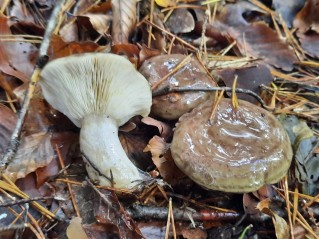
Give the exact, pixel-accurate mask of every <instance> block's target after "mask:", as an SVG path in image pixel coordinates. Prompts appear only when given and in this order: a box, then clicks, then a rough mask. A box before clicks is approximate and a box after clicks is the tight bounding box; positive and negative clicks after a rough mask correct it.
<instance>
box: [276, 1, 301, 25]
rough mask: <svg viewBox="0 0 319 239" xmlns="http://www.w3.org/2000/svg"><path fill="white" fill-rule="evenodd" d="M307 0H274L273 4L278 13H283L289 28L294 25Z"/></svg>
mask: <svg viewBox="0 0 319 239" xmlns="http://www.w3.org/2000/svg"><path fill="white" fill-rule="evenodd" d="M304 4H305V0H292V1H282V0H273V1H272V5H273V8H274V9H275V11H276V13H278V15H279V14H281V16H282V18H283V19H284V21H285V22H286V24H287V26H288V27H289V28H291V27H292V25H293V20H294V18H295V16H296V14H297V13H298V12H299V10H300V9H301V8H302V7H303V6H304Z"/></svg>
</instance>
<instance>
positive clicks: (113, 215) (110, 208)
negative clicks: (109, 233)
mask: <svg viewBox="0 0 319 239" xmlns="http://www.w3.org/2000/svg"><path fill="white" fill-rule="evenodd" d="M101 193H103V197H104V198H103V200H102V199H101V198H100V196H98V197H97V200H95V205H94V216H95V218H96V219H97V221H98V222H100V223H101V224H104V225H114V226H116V227H117V229H118V235H119V238H121V239H125V238H132V239H139V238H143V236H142V233H141V232H140V230H139V228H138V227H137V226H136V225H135V222H134V221H133V219H132V218H131V217H129V215H128V213H127V212H126V211H125V209H124V207H123V206H122V205H121V203H120V202H119V200H118V198H117V196H116V194H115V193H114V192H113V191H107V190H101ZM105 201H107V202H108V203H105Z"/></svg>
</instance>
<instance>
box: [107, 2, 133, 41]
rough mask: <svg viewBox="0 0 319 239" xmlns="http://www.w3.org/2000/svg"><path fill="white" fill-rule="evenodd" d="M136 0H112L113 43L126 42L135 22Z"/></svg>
mask: <svg viewBox="0 0 319 239" xmlns="http://www.w3.org/2000/svg"><path fill="white" fill-rule="evenodd" d="M136 3H137V1H136V0H126V1H121V0H113V1H112V11H113V23H112V37H113V43H114V44H117V43H128V40H129V36H130V34H131V33H132V30H133V28H134V26H135V24H136Z"/></svg>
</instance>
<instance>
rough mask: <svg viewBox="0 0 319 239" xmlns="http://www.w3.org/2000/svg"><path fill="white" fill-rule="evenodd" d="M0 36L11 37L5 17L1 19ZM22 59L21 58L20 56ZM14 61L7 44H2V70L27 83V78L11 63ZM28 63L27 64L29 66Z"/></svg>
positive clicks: (0, 63)
mask: <svg viewBox="0 0 319 239" xmlns="http://www.w3.org/2000/svg"><path fill="white" fill-rule="evenodd" d="M0 34H2V35H11V31H10V29H9V26H8V22H7V18H6V17H5V16H2V17H0ZM18 57H20V56H18ZM11 61H12V57H10V54H9V53H8V49H7V44H6V43H4V42H2V41H1V42H0V70H1V71H2V72H3V73H5V74H8V75H11V76H14V77H16V78H18V79H20V80H21V81H22V82H27V81H28V78H27V76H26V75H25V74H24V73H23V72H20V71H17V70H16V69H15V68H14V67H13V66H12V65H11V64H10V62H11ZM28 62H29V61H27V62H26V63H25V64H27V63H28Z"/></svg>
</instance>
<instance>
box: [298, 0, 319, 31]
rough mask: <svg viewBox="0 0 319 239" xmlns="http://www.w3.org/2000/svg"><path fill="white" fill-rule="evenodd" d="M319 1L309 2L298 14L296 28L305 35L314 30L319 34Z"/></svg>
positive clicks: (311, 0) (312, 0) (310, 0)
mask: <svg viewBox="0 0 319 239" xmlns="http://www.w3.org/2000/svg"><path fill="white" fill-rule="evenodd" d="M318 11H319V0H308V1H307V2H306V4H305V6H304V7H303V9H301V11H300V12H299V13H298V14H297V16H296V18H295V20H294V27H295V28H298V30H299V31H301V32H303V33H305V32H307V31H309V30H313V31H315V32H317V33H319V14H318Z"/></svg>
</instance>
